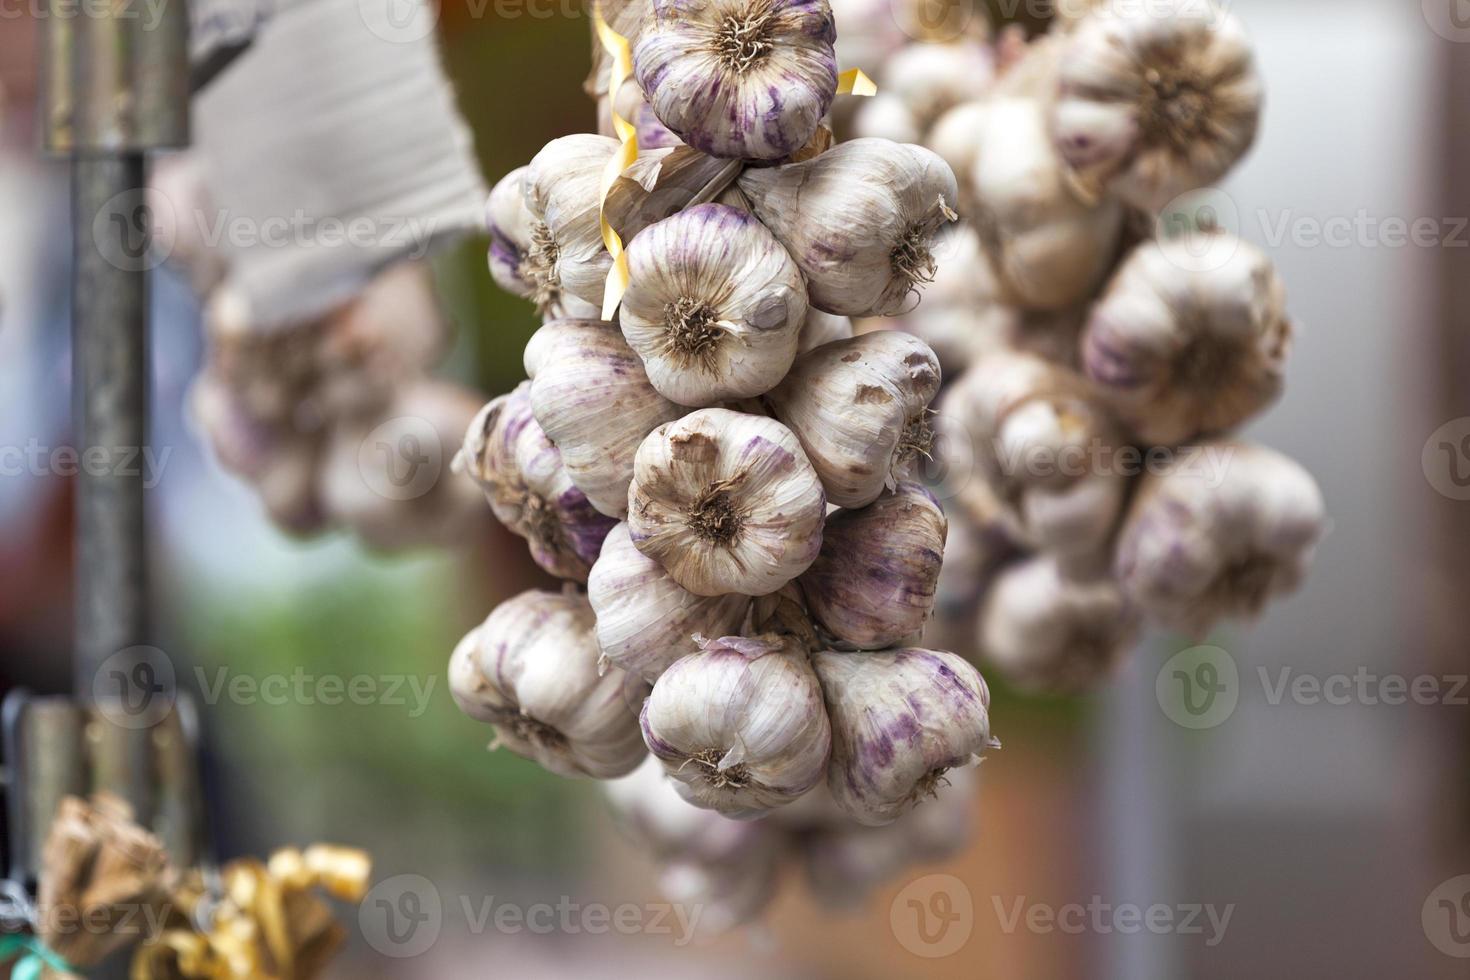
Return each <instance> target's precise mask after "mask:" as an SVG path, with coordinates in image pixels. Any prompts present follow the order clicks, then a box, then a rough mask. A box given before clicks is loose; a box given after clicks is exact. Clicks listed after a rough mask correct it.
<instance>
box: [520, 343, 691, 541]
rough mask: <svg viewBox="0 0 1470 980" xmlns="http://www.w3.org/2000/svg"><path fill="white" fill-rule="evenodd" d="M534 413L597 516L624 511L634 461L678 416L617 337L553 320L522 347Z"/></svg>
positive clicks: (678, 410) (625, 345)
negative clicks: (649, 438)
mask: <svg viewBox="0 0 1470 980" xmlns="http://www.w3.org/2000/svg"><path fill="white" fill-rule="evenodd" d="M526 366H527V369H528V371H529V372H530V373H531V410H532V411H533V412H534V413H535V415H536V421H537V423H538V424H539V425H540V426H541V428H542V429H543V430H544V431H545V433H546V437H547V438H548V439H550V440H551V441H552V443H553V444H554V445H555V446H556V447H557V449H559V450H560V451H561V459H562V465H563V466H565V467H566V471H567V475H568V476H570V477H571V478H572V483H574V484H576V486H577V489H579V490H581V491H582V492H583V493H584V494H586V495H587V499H588V500H590V501H591V502H592V506H593V507H596V508H597V509H598V510H600V511H601V512H602V513H604V514H607V515H608V516H610V517H617V518H621V517H622V516H623V515H624V514H626V513H627V510H628V484H629V483H631V482H632V479H633V454H634V453H636V452H637V451H638V446H639V444H640V443H642V442H643V438H644V436H646V435H648V433H649V432H651V431H653V430H654V429H655V428H657V427H658V426H659V425H661V424H663V423H664V422H667V421H669V420H671V419H676V418H678V417H679V415H680V414H682V413H681V410H680V409H679V407H678V406H677V405H675V404H674V403H673V402H671V401H669V400H668V399H666V398H664V397H663V396H662V395H660V394H659V393H658V392H657V391H655V390H654V388H653V385H651V384H649V383H648V376H647V375H646V374H644V373H643V362H642V361H640V360H639V359H638V355H637V354H635V353H633V351H632V350H631V349H629V347H628V344H627V342H626V341H624V340H623V335H622V333H621V332H620V331H619V330H618V328H617V327H616V326H615V325H613V324H611V323H604V322H602V321H600V320H555V321H553V322H551V323H548V324H546V325H545V326H544V327H542V328H541V329H540V330H538V331H536V334H535V336H533V337H532V338H531V343H529V344H528V345H527V346H526Z"/></svg>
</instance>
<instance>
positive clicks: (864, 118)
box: [852, 89, 924, 143]
mask: <svg viewBox="0 0 1470 980" xmlns="http://www.w3.org/2000/svg"><path fill="white" fill-rule="evenodd" d="M852 132H853V135H854V136H857V137H872V138H875V139H885V140H892V141H893V142H895V143H918V142H920V141H921V140H923V138H924V131H923V130H922V129H921V128H920V127H919V119H918V117H917V116H915V115H914V111H913V110H912V109H910V108H909V107H908V106H907V105H906V104H905V103H904V101H903V99H901V98H899V97H898V96H897V95H895V94H893V93H891V92H889V91H888V90H887V89H880V90H879V91H878V94H877V95H875V96H873V97H872V98H867V99H863V101H862V104H861V105H859V106H858V107H857V110H856V111H855V112H854V113H853V114H852Z"/></svg>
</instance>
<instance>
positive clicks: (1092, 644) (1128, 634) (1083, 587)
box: [979, 556, 1138, 694]
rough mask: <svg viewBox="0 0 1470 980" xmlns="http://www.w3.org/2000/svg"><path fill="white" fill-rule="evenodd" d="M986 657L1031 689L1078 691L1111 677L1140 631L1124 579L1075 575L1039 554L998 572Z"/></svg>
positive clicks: (988, 607)
mask: <svg viewBox="0 0 1470 980" xmlns="http://www.w3.org/2000/svg"><path fill="white" fill-rule="evenodd" d="M979 622H980V648H981V650H982V651H983V653H984V656H985V659H986V662H987V663H989V664H991V665H993V666H994V667H995V668H996V669H997V670H999V671H1000V672H1001V673H1003V674H1005V675H1006V677H1007V679H1009V680H1010V681H1011V682H1012V683H1014V684H1015V685H1016V686H1017V687H1020V688H1022V689H1024V690H1028V691H1035V692H1039V693H1045V694H1076V693H1080V692H1084V691H1087V690H1089V689H1091V688H1093V687H1095V686H1097V685H1098V684H1099V683H1101V682H1102V681H1103V680H1105V679H1106V677H1107V675H1108V674H1109V673H1110V672H1111V671H1112V670H1113V668H1114V667H1116V666H1117V664H1118V663H1119V662H1120V661H1121V660H1122V658H1123V657H1124V656H1125V655H1126V654H1127V653H1128V650H1129V648H1130V647H1131V646H1132V644H1133V641H1134V640H1135V639H1136V638H1137V635H1138V617H1137V616H1136V615H1135V613H1134V611H1133V610H1132V609H1130V608H1129V606H1128V604H1127V602H1126V601H1125V600H1124V599H1123V594H1122V592H1120V591H1119V589H1118V586H1117V583H1115V582H1113V581H1112V580H1110V579H1107V578H1098V579H1092V580H1083V581H1078V580H1072V579H1069V578H1068V577H1067V576H1066V575H1065V574H1064V572H1063V570H1062V567H1061V566H1060V564H1058V562H1057V561H1056V560H1055V559H1053V558H1048V557H1044V556H1043V557H1036V558H1032V559H1029V560H1028V561H1024V562H1021V563H1020V564H1018V565H1013V566H1011V567H1010V568H1008V569H1006V570H1005V571H1003V572H1001V573H1000V575H999V576H997V577H996V579H995V583H994V585H992V586H991V589H990V592H989V594H988V595H987V596H986V600H985V604H984V606H983V607H982V609H981V612H980V621H979Z"/></svg>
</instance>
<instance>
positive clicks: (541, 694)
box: [449, 589, 645, 779]
mask: <svg viewBox="0 0 1470 980" xmlns="http://www.w3.org/2000/svg"><path fill="white" fill-rule="evenodd" d="M593 626H594V617H593V614H592V607H591V606H589V605H588V604H587V600H586V599H585V598H583V597H582V596H578V595H570V594H564V593H557V592H545V591H540V590H536V589H532V590H531V591H529V592H522V593H521V594H520V595H518V596H516V597H515V598H514V599H508V600H506V601H505V602H502V603H501V604H500V605H499V606H497V607H496V609H495V611H494V612H492V613H491V614H490V615H489V617H488V618H487V619H486V620H485V621H484V622H483V623H481V624H480V625H479V626H477V627H475V628H474V629H473V630H471V631H470V632H469V634H468V635H467V636H465V638H464V639H463V640H461V641H460V643H459V645H458V646H457V647H455V650H454V654H453V656H452V657H451V658H450V662H449V689H450V692H451V693H452V694H453V696H454V700H455V703H456V704H458V705H459V707H460V710H461V711H463V712H464V713H465V714H467V715H469V716H470V717H471V718H474V719H475V720H476V721H483V722H486V723H487V724H489V725H490V726H492V727H493V728H494V729H495V732H496V740H495V744H494V745H492V746H491V747H492V748H495V747H498V746H504V747H505V748H508V749H510V751H512V752H514V753H515V754H516V755H519V756H522V757H524V758H527V759H531V760H532V761H534V762H537V763H540V764H541V765H542V766H544V767H545V768H547V769H549V770H551V771H552V772H554V773H556V774H558V775H561V776H591V777H594V778H597V779H611V778H613V777H615V776H622V775H626V774H627V773H630V772H632V771H633V770H634V769H635V768H636V767H637V765H638V763H639V762H640V761H641V760H642V759H643V758H644V754H645V750H644V747H643V739H642V736H641V735H640V734H639V731H638V718H637V716H636V715H634V714H633V711H632V709H631V707H630V706H629V704H628V702H627V700H626V697H627V695H626V692H625V691H624V684H625V682H626V681H627V678H625V677H624V676H623V672H622V671H620V670H616V669H611V670H606V671H603V672H599V670H598V664H597V660H598V650H597V638H596V636H595V635H594V633H593Z"/></svg>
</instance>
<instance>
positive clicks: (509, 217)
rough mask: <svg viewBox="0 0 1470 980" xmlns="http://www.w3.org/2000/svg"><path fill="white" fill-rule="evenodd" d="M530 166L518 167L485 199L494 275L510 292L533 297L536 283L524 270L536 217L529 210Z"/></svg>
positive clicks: (496, 184) (496, 280)
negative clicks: (527, 177) (526, 182)
mask: <svg viewBox="0 0 1470 980" xmlns="http://www.w3.org/2000/svg"><path fill="white" fill-rule="evenodd" d="M528 169H530V168H528V167H517V168H516V169H514V170H512V171H511V172H510V173H508V174H506V175H505V176H504V177H502V178H500V180H498V181H497V182H496V183H495V186H494V187H492V188H490V197H489V198H488V199H487V200H486V202H485V231H486V232H487V233H488V234H489V235H490V248H489V251H488V256H487V257H488V260H489V263H490V278H492V279H494V280H495V285H497V286H499V287H500V288H501V289H503V290H505V291H506V292H508V293H510V294H512V295H514V296H520V297H522V298H523V299H532V298H534V297H535V295H536V283H535V282H534V281H532V279H531V278H530V276H529V269H527V270H525V271H524V272H523V270H522V265H523V264H524V263H525V261H526V254H527V253H528V252H529V251H530V250H531V228H532V226H533V224H534V222H535V218H533V217H532V216H531V212H530V211H528V210H527V209H526V193H525V188H524V185H523V183H522V182H523V181H524V180H525V178H526V171H527V170H528Z"/></svg>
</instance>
